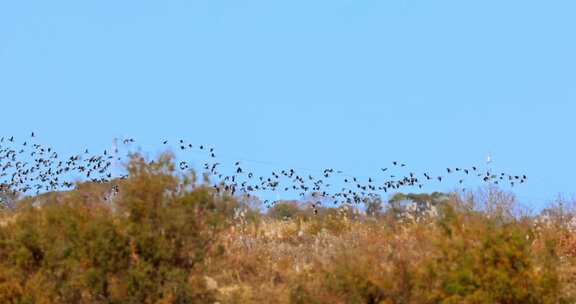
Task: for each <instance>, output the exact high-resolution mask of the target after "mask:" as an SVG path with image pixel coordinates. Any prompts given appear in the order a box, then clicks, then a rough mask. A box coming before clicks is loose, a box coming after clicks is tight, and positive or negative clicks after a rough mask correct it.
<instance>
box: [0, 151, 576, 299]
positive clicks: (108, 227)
mask: <svg viewBox="0 0 576 304" xmlns="http://www.w3.org/2000/svg"><path fill="white" fill-rule="evenodd" d="M127 170H128V171H129V173H130V174H129V176H130V177H129V178H128V179H126V180H117V181H113V182H111V183H110V184H106V185H103V184H79V185H78V186H77V189H76V190H73V191H69V192H63V193H52V194H45V195H43V196H38V197H32V198H25V199H23V200H21V201H20V202H19V205H18V207H17V208H16V209H15V210H5V211H3V212H2V214H1V215H0V303H574V301H576V297H575V295H576V284H575V283H576V281H575V278H576V276H574V275H575V271H574V270H575V269H576V268H575V267H574V266H576V260H575V258H576V254H575V252H576V241H575V240H576V237H574V234H573V232H572V230H571V228H570V227H569V225H568V224H567V223H568V221H567V220H566V218H565V216H570V215H571V214H570V213H569V212H564V213H563V217H561V218H559V217H551V218H549V219H548V220H547V221H546V222H545V223H542V222H541V221H540V222H539V221H537V220H536V218H537V217H536V216H528V215H521V214H520V213H518V212H512V211H511V210H510V209H505V208H504V209H503V208H481V207H479V206H478V205H479V204H478V202H477V201H475V200H477V199H475V198H473V197H468V198H462V197H460V196H457V195H448V196H446V197H443V199H442V200H439V201H438V202H435V206H436V207H437V212H436V213H434V215H433V216H430V215H427V216H425V217H422V218H418V220H402V221H401V220H399V218H400V217H399V216H397V214H394V212H397V211H398V210H397V205H394V207H393V208H392V207H390V206H387V205H386V204H384V206H382V204H383V203H382V202H381V201H373V202H370V204H369V205H368V207H369V209H368V210H369V212H367V213H358V212H356V211H353V210H351V209H346V208H339V209H337V208H321V209H320V212H315V213H313V212H311V211H310V210H309V209H307V208H305V207H302V205H298V204H296V203H294V202H289V203H286V204H285V205H282V204H279V205H278V206H275V207H274V208H273V209H272V211H271V212H270V213H269V214H264V213H263V212H261V210H258V209H255V208H254V207H252V208H249V207H248V206H249V205H248V204H247V202H244V201H243V200H242V199H240V198H237V197H236V198H235V197H231V196H230V195H228V194H226V193H217V192H216V191H214V190H213V188H212V187H210V186H209V185H208V183H207V182H206V181H205V180H200V181H199V180H197V179H196V176H195V175H194V174H192V173H191V174H189V175H178V174H176V172H175V170H174V165H173V162H172V158H171V157H170V155H163V156H161V157H160V158H159V159H158V160H156V161H154V162H147V161H145V160H144V159H143V158H141V157H140V156H137V155H134V156H133V157H132V159H131V161H130V163H129V165H128V166H127ZM111 188H113V189H118V192H117V193H115V192H114V193H112V194H111V193H110V189H111ZM398 197H399V196H396V199H395V200H394V201H396V200H397V199H398ZM438 197H440V196H439V195H437V194H434V195H432V196H430V197H426V196H422V195H421V196H418V197H417V199H418V200H420V199H421V200H427V199H428V198H434V199H437V198H438ZM402 198H408V199H409V198H410V196H404V197H402ZM39 202H41V203H39ZM491 203H496V204H497V203H498V199H497V200H496V201H495V202H494V201H492V202H491ZM506 206H508V205H506ZM248 214H249V216H248Z"/></svg>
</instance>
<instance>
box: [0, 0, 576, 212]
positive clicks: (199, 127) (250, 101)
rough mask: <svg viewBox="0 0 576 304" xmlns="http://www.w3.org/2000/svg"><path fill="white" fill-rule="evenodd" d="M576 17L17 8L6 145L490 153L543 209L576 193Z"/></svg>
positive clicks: (475, 5)
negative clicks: (167, 141) (36, 141)
mask: <svg viewBox="0 0 576 304" xmlns="http://www.w3.org/2000/svg"><path fill="white" fill-rule="evenodd" d="M575 14H576V2H574V1H571V0H566V1H560V0H548V1H531V0H522V1H520V0H509V1H496V0H483V1H462V0H453V1H447V0H436V1H423V0H421V1H414V0H386V1H362V0H356V1H352V0H330V1H321V0H318V1H311V0H307V1H300V0H291V1H269V0H268V1H251V0H247V1H219V0H209V1H208V0H207V1H57V0H54V1H24V0H23V1H2V2H0V105H1V111H2V116H1V119H2V124H1V126H2V127H1V130H2V132H1V133H3V134H6V135H20V136H24V135H28V134H29V132H30V131H33V130H34V131H36V132H37V133H38V134H39V137H40V139H41V140H42V141H44V142H46V143H50V144H52V145H53V146H54V147H55V148H56V149H57V150H60V151H70V152H74V151H75V152H78V151H80V149H83V148H84V147H85V146H86V147H91V148H98V147H106V146H109V145H110V142H111V139H112V138H113V137H115V136H120V137H121V136H131V137H134V138H135V139H136V140H137V141H138V144H139V145H141V146H142V147H143V148H144V149H145V150H150V149H151V148H149V147H159V146H160V145H159V143H160V141H161V139H163V138H165V137H167V138H171V139H175V138H180V137H184V138H187V139H188V140H190V141H192V142H198V143H207V144H211V145H213V146H215V147H216V148H217V149H218V151H220V153H221V154H223V155H228V156H229V157H230V158H237V157H242V158H243V159H252V160H260V161H267V162H271V163H274V164H279V166H297V167H301V168H310V169H315V168H318V170H321V169H322V168H324V167H334V168H341V169H342V170H345V171H346V172H350V173H351V174H357V175H363V176H368V175H371V174H372V173H371V172H375V171H377V170H378V168H380V167H384V166H389V164H390V162H391V161H393V160H400V161H403V162H406V164H407V165H409V166H410V167H411V168H414V170H418V171H424V170H431V171H436V172H442V171H443V170H445V169H444V168H445V167H447V166H471V165H473V164H483V162H484V159H485V157H486V155H487V154H488V153H491V155H492V157H493V160H494V161H493V163H492V167H493V168H495V169H497V170H502V171H510V172H515V173H525V174H527V175H528V176H529V181H528V184H527V185H525V186H523V187H520V188H515V192H516V193H517V195H518V197H519V198H520V199H521V201H523V203H525V204H531V205H533V206H535V207H538V206H541V205H542V204H544V203H545V202H546V201H548V200H551V199H554V198H555V197H556V195H557V194H559V193H561V194H563V195H565V196H566V197H572V195H573V194H574V193H576V191H575V189H574V188H573V187H574V185H575V184H574V173H575V172H576V161H575V160H574V156H575V155H576V154H575V150H576V143H575V141H574V134H575V131H576V122H575V119H574V116H575V114H576V56H575V54H576V39H575V31H576V18H574V16H575ZM253 165H254V166H264V165H263V164H261V163H260V164H259V163H254V164H253ZM262 170H267V169H266V168H262ZM477 185H480V184H479V183H478V184H477ZM455 186H456V182H452V183H445V184H444V185H434V186H430V187H429V188H427V190H450V189H452V188H453V187H455ZM472 186H474V185H472Z"/></svg>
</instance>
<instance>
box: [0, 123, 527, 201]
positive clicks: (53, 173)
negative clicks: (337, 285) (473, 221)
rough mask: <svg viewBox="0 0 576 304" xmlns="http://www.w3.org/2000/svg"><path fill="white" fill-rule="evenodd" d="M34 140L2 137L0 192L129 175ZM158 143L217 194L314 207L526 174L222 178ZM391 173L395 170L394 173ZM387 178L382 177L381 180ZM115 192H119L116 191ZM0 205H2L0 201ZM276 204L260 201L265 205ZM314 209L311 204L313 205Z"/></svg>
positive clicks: (464, 170)
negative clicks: (279, 198) (283, 196)
mask: <svg viewBox="0 0 576 304" xmlns="http://www.w3.org/2000/svg"><path fill="white" fill-rule="evenodd" d="M35 139H36V135H35V133H33V132H32V133H31V134H30V137H29V138H27V139H26V140H24V141H22V140H20V141H17V139H16V138H15V137H13V136H10V137H1V138H0V193H11V194H12V195H14V196H15V195H18V194H33V193H35V194H39V193H41V192H48V191H57V190H64V189H70V188H73V187H74V186H75V183H74V182H72V181H71V180H72V179H76V180H78V179H80V180H83V181H91V182H95V183H107V182H110V181H112V180H114V179H125V178H128V175H119V176H116V175H113V173H112V171H113V170H112V169H113V168H114V164H115V163H116V161H119V160H121V157H120V156H118V154H119V147H117V146H115V147H113V148H112V149H111V150H110V151H109V150H104V151H103V152H102V153H97V154H91V153H89V151H88V150H87V149H86V150H84V152H83V153H79V154H76V155H72V156H68V157H61V155H59V154H58V153H57V152H56V151H54V149H53V148H52V147H46V146H43V145H41V144H38V143H36V142H35ZM134 142H135V140H134V139H133V138H126V139H123V140H122V141H121V143H122V145H126V146H127V145H130V144H132V143H134ZM162 144H163V145H164V146H168V147H171V148H175V149H177V150H179V151H180V152H181V153H185V152H186V151H190V150H194V151H195V152H204V153H205V154H206V158H207V159H208V161H207V162H205V163H204V166H203V169H204V170H205V171H206V172H207V173H209V175H210V180H211V182H212V183H213V185H212V186H213V187H214V189H215V192H217V193H222V192H227V193H229V194H230V195H233V196H234V195H236V196H245V197H248V198H250V197H255V196H256V193H262V192H266V191H272V192H273V193H276V194H277V195H278V192H284V193H290V194H294V195H296V194H297V195H298V196H299V197H301V198H304V197H306V196H309V197H312V199H313V200H314V201H315V202H316V204H322V203H323V202H333V204H335V205H336V204H339V203H349V204H352V203H361V202H363V201H364V200H365V199H367V198H369V197H374V196H379V195H381V194H382V192H389V191H391V192H392V191H400V189H401V188H403V187H417V188H418V189H421V188H422V187H423V186H424V184H425V183H429V182H442V181H443V180H445V178H446V177H447V176H457V179H458V183H459V184H463V183H464V181H465V179H466V178H476V179H479V180H481V181H482V182H485V183H492V184H509V185H511V186H515V185H517V184H522V183H525V182H526V180H527V177H526V175H524V174H522V175H513V174H507V173H493V172H490V170H485V171H482V170H481V169H480V168H478V167H476V166H471V167H451V168H446V175H432V174H431V173H428V172H424V173H420V174H419V173H416V172H407V173H406V174H401V175H398V176H397V175H395V174H389V173H392V171H394V169H396V170H403V171H406V170H407V169H406V164H404V163H401V162H398V161H393V162H392V163H391V166H390V167H386V168H380V170H379V171H380V172H379V175H380V177H378V178H377V177H365V178H360V177H355V176H351V175H348V174H346V173H344V172H343V171H340V170H335V169H333V168H327V169H324V170H319V171H318V172H317V173H316V175H312V174H308V173H306V174H303V173H301V172H297V170H296V169H294V168H287V169H279V170H274V171H272V172H271V174H270V175H257V174H256V173H255V172H252V171H250V170H248V169H247V168H246V167H245V166H244V165H243V161H236V162H234V165H233V166H231V165H232V164H230V167H232V168H233V169H229V168H228V170H227V171H229V172H228V173H225V172H224V171H226V168H223V166H222V164H221V163H220V162H216V160H217V157H216V152H215V149H214V148H212V147H207V146H204V145H193V144H191V143H188V142H187V141H185V140H183V139H180V140H177V141H176V145H177V146H176V147H172V146H171V145H170V143H169V141H168V140H163V141H162ZM178 168H179V169H180V170H182V171H187V170H189V169H192V166H191V165H190V163H189V162H187V161H185V160H183V161H180V162H179V163H178ZM394 172H395V171H394ZM382 175H385V177H382ZM115 189H116V190H117V188H115ZM0 203H1V202H0ZM274 203H275V202H274V201H273V202H271V201H269V200H266V201H264V204H265V205H267V206H271V205H273V204H274ZM313 208H315V205H313Z"/></svg>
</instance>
